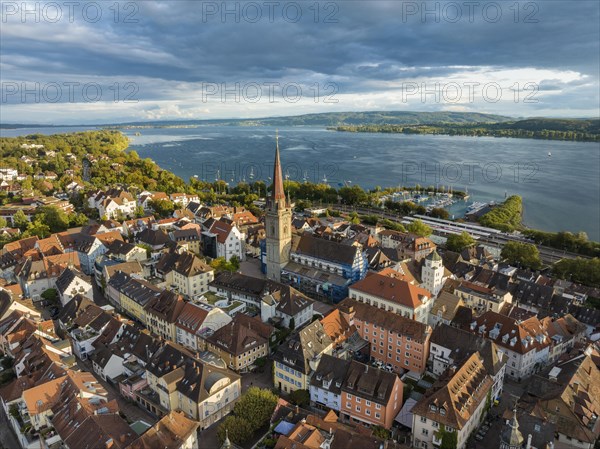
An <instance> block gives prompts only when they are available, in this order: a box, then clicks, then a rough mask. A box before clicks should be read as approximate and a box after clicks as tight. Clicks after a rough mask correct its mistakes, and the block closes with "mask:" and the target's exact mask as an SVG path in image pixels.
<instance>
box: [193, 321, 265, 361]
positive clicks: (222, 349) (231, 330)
mask: <svg viewBox="0 0 600 449" xmlns="http://www.w3.org/2000/svg"><path fill="white" fill-rule="evenodd" d="M273 329H274V328H273V327H272V326H269V325H268V324H264V323H263V322H262V321H261V320H260V319H258V318H252V317H249V316H247V315H244V314H237V315H236V316H235V317H234V318H233V320H232V321H231V322H229V323H228V324H226V325H225V326H223V327H221V328H219V329H217V330H216V331H215V332H214V333H213V334H212V335H209V336H206V337H205V338H204V341H205V344H206V346H205V347H206V349H207V350H209V351H211V352H214V353H215V354H217V355H218V356H219V357H221V359H223V360H224V361H225V363H226V365H227V367H228V368H229V369H232V370H234V371H238V372H245V371H247V370H248V369H249V368H250V367H251V366H253V365H254V363H255V362H256V360H257V359H259V358H264V357H267V356H268V355H269V343H270V342H271V334H272V333H273Z"/></svg>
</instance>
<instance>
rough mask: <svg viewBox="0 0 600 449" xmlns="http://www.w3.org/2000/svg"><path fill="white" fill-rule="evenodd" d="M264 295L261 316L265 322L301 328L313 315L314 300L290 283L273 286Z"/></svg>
mask: <svg viewBox="0 0 600 449" xmlns="http://www.w3.org/2000/svg"><path fill="white" fill-rule="evenodd" d="M273 287H274V290H273V291H272V292H271V293H267V294H266V295H265V296H263V297H262V301H261V304H260V317H261V319H262V320H263V321H264V322H267V321H273V322H278V323H280V324H281V325H283V326H284V327H288V328H291V329H294V328H298V329H299V328H301V327H302V326H304V325H305V324H306V323H308V322H309V321H310V320H312V317H313V304H314V301H313V300H312V299H310V298H309V297H307V296H306V295H304V294H302V293H301V292H299V291H298V290H296V289H295V288H293V287H290V286H289V285H282V284H279V285H277V286H273Z"/></svg>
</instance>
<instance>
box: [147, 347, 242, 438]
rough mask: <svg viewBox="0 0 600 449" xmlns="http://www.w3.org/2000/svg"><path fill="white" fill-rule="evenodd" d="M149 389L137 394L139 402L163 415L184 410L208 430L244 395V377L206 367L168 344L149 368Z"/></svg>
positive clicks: (191, 356) (185, 351)
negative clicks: (242, 381)
mask: <svg viewBox="0 0 600 449" xmlns="http://www.w3.org/2000/svg"><path fill="white" fill-rule="evenodd" d="M146 376H147V379H148V387H149V389H150V390H151V391H152V393H150V394H148V393H147V392H144V390H142V391H140V392H138V393H137V395H136V397H137V400H138V402H139V403H141V404H142V405H144V406H146V407H149V408H150V409H151V410H152V407H153V408H154V411H155V412H158V413H159V414H166V413H168V412H169V411H174V410H180V411H182V412H183V413H185V415H186V416H187V417H188V418H189V419H192V420H195V421H199V422H200V426H199V427H200V429H205V428H206V427H209V426H210V425H212V424H214V423H215V422H216V421H218V420H219V419H221V418H222V417H224V416H225V415H227V414H228V413H230V412H231V410H233V406H234V405H235V403H236V402H237V401H238V400H239V398H240V395H241V380H240V379H241V377H240V376H239V375H237V374H235V373H234V372H232V371H229V370H227V369H223V368H217V367H216V366H213V365H209V364H205V363H203V362H201V361H199V360H197V359H195V358H194V356H193V355H192V354H191V353H190V352H189V351H187V350H186V349H185V348H183V347H181V346H179V345H177V344H175V343H171V342H169V343H166V344H165V345H163V346H162V347H161V348H160V349H159V350H158V351H157V352H156V353H155V354H154V356H153V358H152V360H151V361H150V363H149V364H148V365H147V366H146Z"/></svg>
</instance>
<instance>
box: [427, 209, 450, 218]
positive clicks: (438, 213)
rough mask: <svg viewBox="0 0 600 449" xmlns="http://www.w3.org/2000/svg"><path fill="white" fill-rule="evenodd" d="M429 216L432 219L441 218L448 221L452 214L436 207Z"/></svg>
mask: <svg viewBox="0 0 600 449" xmlns="http://www.w3.org/2000/svg"><path fill="white" fill-rule="evenodd" d="M429 215H430V216H431V217H434V218H440V219H442V220H447V219H448V218H450V213H449V212H448V211H447V210H446V209H444V208H443V207H434V208H433V209H431V212H429Z"/></svg>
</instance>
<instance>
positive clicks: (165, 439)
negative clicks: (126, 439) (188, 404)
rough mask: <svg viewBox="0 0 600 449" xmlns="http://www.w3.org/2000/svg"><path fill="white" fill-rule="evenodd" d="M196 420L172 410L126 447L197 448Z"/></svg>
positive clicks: (135, 448)
mask: <svg viewBox="0 0 600 449" xmlns="http://www.w3.org/2000/svg"><path fill="white" fill-rule="evenodd" d="M198 427H199V424H198V422H196V421H194V420H191V419H189V418H187V417H186V416H185V414H184V413H182V412H178V411H173V412H169V413H168V414H166V415H165V416H163V417H162V418H161V419H160V420H159V421H158V422H157V423H156V424H154V425H153V426H152V427H150V428H149V429H148V430H146V431H145V432H144V433H143V434H141V435H140V436H139V437H138V438H137V439H136V440H135V441H133V442H132V443H131V444H129V445H128V446H127V449H149V448H160V449H198V436H197V430H198Z"/></svg>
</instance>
